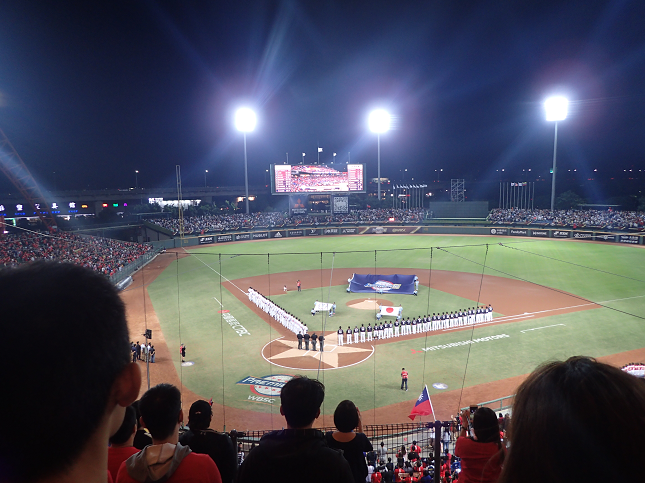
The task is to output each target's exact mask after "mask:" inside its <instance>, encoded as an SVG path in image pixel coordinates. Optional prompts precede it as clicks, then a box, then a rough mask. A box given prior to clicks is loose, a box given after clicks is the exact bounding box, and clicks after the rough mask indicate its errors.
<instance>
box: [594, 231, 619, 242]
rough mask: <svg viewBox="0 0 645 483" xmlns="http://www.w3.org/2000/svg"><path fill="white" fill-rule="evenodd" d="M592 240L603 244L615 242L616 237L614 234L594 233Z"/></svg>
mask: <svg viewBox="0 0 645 483" xmlns="http://www.w3.org/2000/svg"><path fill="white" fill-rule="evenodd" d="M594 240H595V241H603V242H615V241H616V235H615V234H614V233H596V234H595V236H594Z"/></svg>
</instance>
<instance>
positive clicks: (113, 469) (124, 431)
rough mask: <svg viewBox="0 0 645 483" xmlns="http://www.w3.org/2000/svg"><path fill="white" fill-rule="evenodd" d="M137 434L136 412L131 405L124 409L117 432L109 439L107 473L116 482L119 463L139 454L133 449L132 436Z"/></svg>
mask: <svg viewBox="0 0 645 483" xmlns="http://www.w3.org/2000/svg"><path fill="white" fill-rule="evenodd" d="M136 433H137V412H136V410H135V409H134V406H133V405H130V406H128V407H127V408H125V416H124V417H123V423H121V427H120V428H119V430H118V431H117V432H116V433H114V435H113V436H112V437H111V438H110V447H109V448H108V471H109V472H110V475H111V476H112V480H116V475H117V473H118V472H119V468H120V467H121V463H123V462H124V461H125V460H127V459H128V458H129V457H130V456H132V455H133V454H136V453H138V452H139V450H138V449H137V448H135V447H134V436H135V434H136Z"/></svg>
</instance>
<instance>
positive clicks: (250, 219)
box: [146, 208, 424, 235]
mask: <svg viewBox="0 0 645 483" xmlns="http://www.w3.org/2000/svg"><path fill="white" fill-rule="evenodd" d="M423 217H424V210H423V209H421V208H419V209H414V210H403V209H393V208H389V209H367V210H355V211H352V212H350V213H337V214H334V215H324V216H312V215H292V216H289V214H288V213H284V212H271V213H263V212H258V213H250V214H248V215H247V214H243V213H237V214H225V215H206V216H191V217H186V218H184V233H187V234H199V233H201V234H204V233H212V232H224V231H237V230H243V229H253V228H280V227H284V226H293V227H297V226H300V225H307V226H318V225H326V224H330V223H355V224H358V223H388V222H389V223H420V222H422V221H423ZM146 221H147V222H149V223H153V224H156V225H159V226H161V227H163V228H166V229H168V230H170V231H172V233H173V235H177V234H178V233H179V220H178V219H176V218H156V219H148V220H146Z"/></svg>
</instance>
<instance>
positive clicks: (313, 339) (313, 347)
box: [311, 332, 318, 351]
mask: <svg viewBox="0 0 645 483" xmlns="http://www.w3.org/2000/svg"><path fill="white" fill-rule="evenodd" d="M316 342H318V336H317V335H316V333H315V332H314V333H313V334H311V350H312V351H315V350H316Z"/></svg>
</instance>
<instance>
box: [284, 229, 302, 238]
mask: <svg viewBox="0 0 645 483" xmlns="http://www.w3.org/2000/svg"><path fill="white" fill-rule="evenodd" d="M287 235H288V236H290V237H292V236H305V233H304V230H287Z"/></svg>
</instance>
